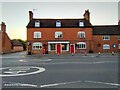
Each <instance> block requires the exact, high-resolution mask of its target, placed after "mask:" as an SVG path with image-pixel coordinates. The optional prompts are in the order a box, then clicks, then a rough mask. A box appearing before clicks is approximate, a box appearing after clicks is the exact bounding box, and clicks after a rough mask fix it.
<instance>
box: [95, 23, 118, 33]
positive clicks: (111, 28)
mask: <svg viewBox="0 0 120 90" xmlns="http://www.w3.org/2000/svg"><path fill="white" fill-rule="evenodd" d="M93 35H120V25H101V26H93Z"/></svg>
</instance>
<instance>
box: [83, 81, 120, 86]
mask: <svg viewBox="0 0 120 90" xmlns="http://www.w3.org/2000/svg"><path fill="white" fill-rule="evenodd" d="M85 82H88V83H97V84H106V85H112V86H120V84H116V83H107V82H97V81H87V80H85Z"/></svg>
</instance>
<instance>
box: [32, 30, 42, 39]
mask: <svg viewBox="0 0 120 90" xmlns="http://www.w3.org/2000/svg"><path fill="white" fill-rule="evenodd" d="M33 37H34V38H41V32H40V31H35V32H34V36H33Z"/></svg>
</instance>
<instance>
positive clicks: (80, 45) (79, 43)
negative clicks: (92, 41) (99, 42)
mask: <svg viewBox="0 0 120 90" xmlns="http://www.w3.org/2000/svg"><path fill="white" fill-rule="evenodd" d="M77 48H78V49H86V42H78V43H77Z"/></svg>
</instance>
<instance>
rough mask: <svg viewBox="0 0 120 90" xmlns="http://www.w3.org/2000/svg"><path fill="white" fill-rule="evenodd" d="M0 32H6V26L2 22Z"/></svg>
mask: <svg viewBox="0 0 120 90" xmlns="http://www.w3.org/2000/svg"><path fill="white" fill-rule="evenodd" d="M1 31H3V32H6V25H5V23H4V22H2V23H1Z"/></svg>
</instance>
